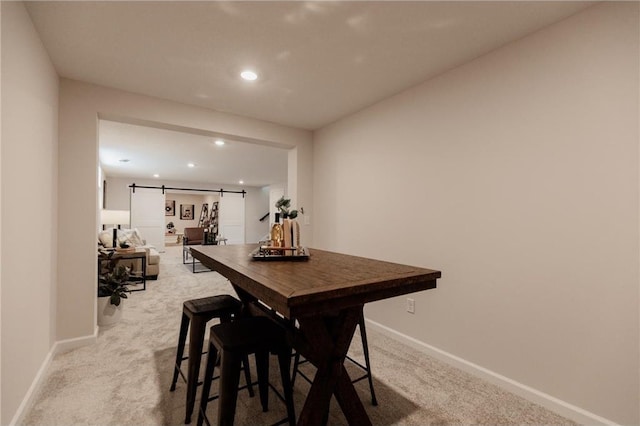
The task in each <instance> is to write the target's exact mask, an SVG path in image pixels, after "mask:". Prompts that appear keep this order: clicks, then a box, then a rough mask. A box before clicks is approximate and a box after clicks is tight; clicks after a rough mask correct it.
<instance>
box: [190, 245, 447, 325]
mask: <svg viewBox="0 0 640 426" xmlns="http://www.w3.org/2000/svg"><path fill="white" fill-rule="evenodd" d="M256 247H257V245H254V244H246V245H229V246H217V245H211V246H191V247H190V249H191V252H192V255H193V257H194V258H196V259H198V260H199V261H201V262H202V263H203V264H204V265H206V266H208V267H210V268H211V269H213V270H215V271H217V272H218V273H220V274H221V275H223V276H225V277H226V278H228V279H229V280H230V281H231V282H232V283H233V284H234V285H235V286H238V287H240V288H241V289H243V290H244V291H246V292H248V293H249V294H251V295H253V296H254V297H256V298H258V299H260V300H262V301H263V302H264V303H266V304H267V305H269V306H270V307H272V308H273V309H275V310H277V311H278V312H280V313H281V314H283V315H284V316H286V317H287V318H299V317H304V316H314V315H318V314H326V313H329V312H336V311H339V310H341V309H344V308H347V307H351V306H359V305H363V304H364V303H367V302H372V301H375V300H381V299H386V298H389V297H394V296H399V295H402V294H407V293H412V292H416V291H421V290H427V289H432V288H435V287H436V280H437V279H438V278H440V276H441V272H440V271H436V270H432V269H426V268H419V267H415V266H408V265H401V264H397V263H391V262H384V261H380V260H374V259H368V258H364V257H357V256H350V255H346V254H340V253H333V252H329V251H324V250H318V249H309V253H310V256H309V260H308V261H303V262H290V261H270V262H263V261H255V260H253V259H252V258H251V252H252V251H253V250H255V249H256Z"/></svg>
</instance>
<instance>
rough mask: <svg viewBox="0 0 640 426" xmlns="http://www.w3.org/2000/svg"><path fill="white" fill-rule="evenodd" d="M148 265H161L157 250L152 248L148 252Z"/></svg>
mask: <svg viewBox="0 0 640 426" xmlns="http://www.w3.org/2000/svg"><path fill="white" fill-rule="evenodd" d="M147 263H148V264H149V265H157V264H158V263H160V253H158V252H157V251H156V249H154V248H150V249H149V250H147Z"/></svg>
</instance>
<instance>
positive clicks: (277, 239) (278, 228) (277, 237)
mask: <svg viewBox="0 0 640 426" xmlns="http://www.w3.org/2000/svg"><path fill="white" fill-rule="evenodd" d="M283 236H284V235H283V232H282V225H281V224H280V213H276V221H275V223H274V224H273V225H272V226H271V234H270V237H271V245H272V246H273V247H282V239H283Z"/></svg>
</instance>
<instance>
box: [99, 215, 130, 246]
mask: <svg viewBox="0 0 640 426" xmlns="http://www.w3.org/2000/svg"><path fill="white" fill-rule="evenodd" d="M100 222H102V225H113V242H112V246H113V248H116V247H117V246H118V229H120V225H128V224H129V210H102V211H101V212H100ZM116 226H117V229H116Z"/></svg>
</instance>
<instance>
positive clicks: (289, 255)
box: [251, 246, 309, 262]
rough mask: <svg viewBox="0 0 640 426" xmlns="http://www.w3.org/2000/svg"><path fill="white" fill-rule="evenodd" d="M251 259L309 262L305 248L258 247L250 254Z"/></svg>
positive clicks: (307, 251)
mask: <svg viewBox="0 0 640 426" xmlns="http://www.w3.org/2000/svg"><path fill="white" fill-rule="evenodd" d="M251 258H252V259H253V260H258V261H267V262H268V261H289V262H300V261H305V260H309V250H308V249H307V248H306V247H274V246H260V247H258V248H256V249H255V250H254V251H252V252H251Z"/></svg>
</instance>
